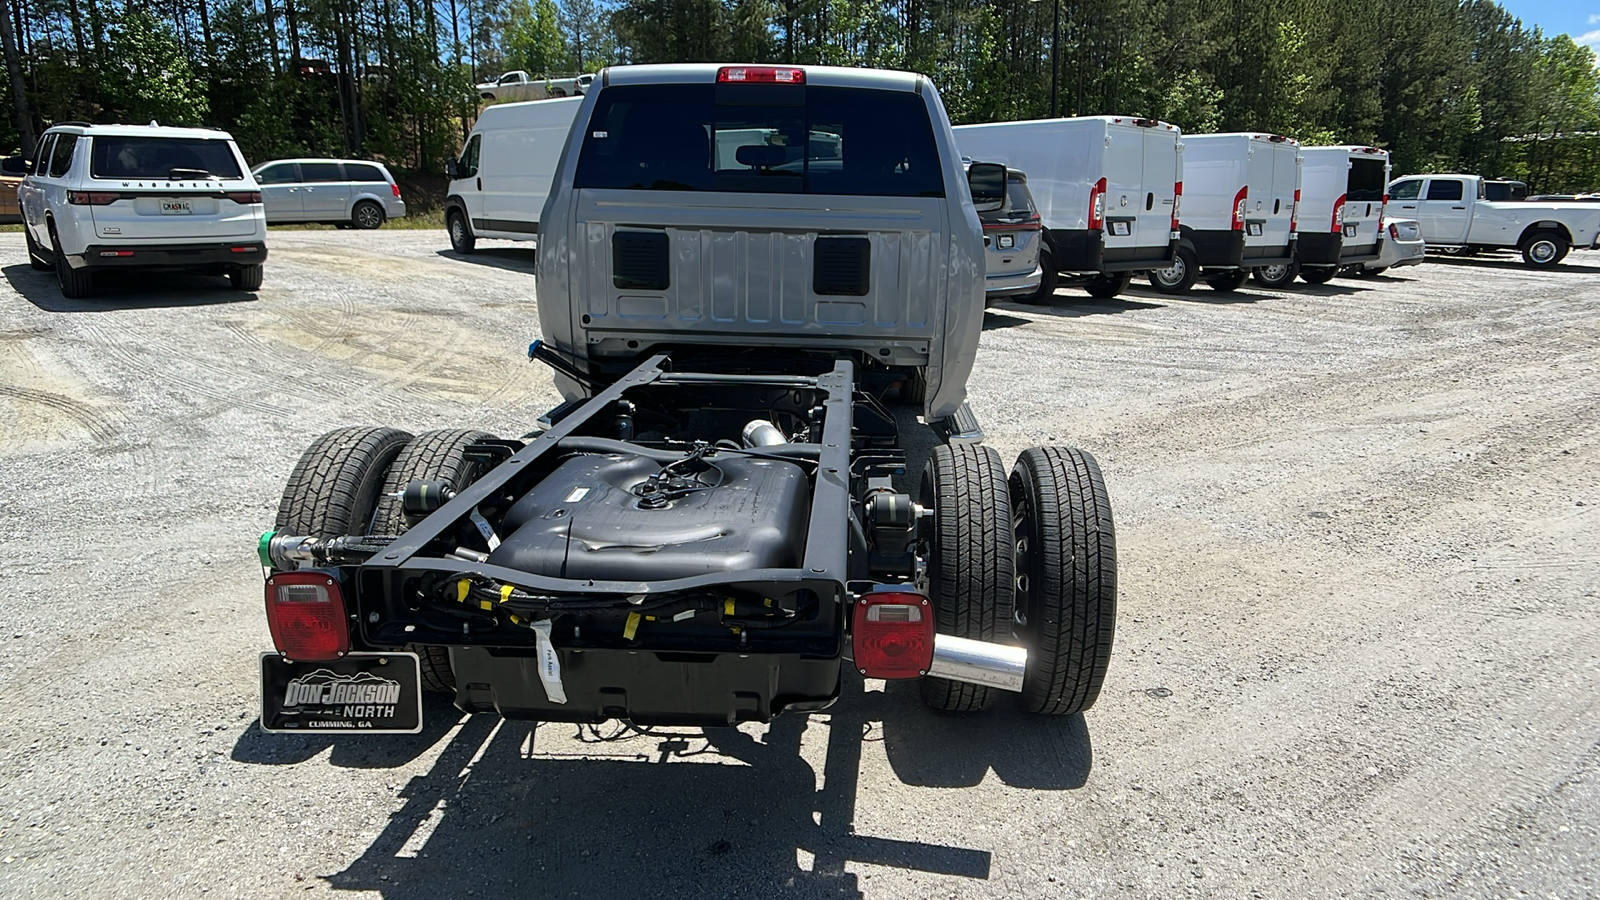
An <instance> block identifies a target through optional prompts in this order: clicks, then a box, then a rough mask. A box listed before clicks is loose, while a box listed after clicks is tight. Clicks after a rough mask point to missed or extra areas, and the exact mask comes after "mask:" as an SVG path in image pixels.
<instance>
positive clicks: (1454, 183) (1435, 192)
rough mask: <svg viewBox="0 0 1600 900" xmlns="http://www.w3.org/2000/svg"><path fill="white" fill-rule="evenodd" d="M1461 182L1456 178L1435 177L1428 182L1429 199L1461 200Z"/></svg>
mask: <svg viewBox="0 0 1600 900" xmlns="http://www.w3.org/2000/svg"><path fill="white" fill-rule="evenodd" d="M1461 196H1462V188H1461V182H1460V181H1458V180H1457V179H1454V178H1435V179H1433V180H1431V181H1429V182H1428V199H1429V200H1460V199H1461Z"/></svg>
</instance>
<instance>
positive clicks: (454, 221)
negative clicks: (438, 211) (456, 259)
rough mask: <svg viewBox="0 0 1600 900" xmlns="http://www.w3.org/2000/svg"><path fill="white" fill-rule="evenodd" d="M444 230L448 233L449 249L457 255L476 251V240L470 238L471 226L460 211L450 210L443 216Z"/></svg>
mask: <svg viewBox="0 0 1600 900" xmlns="http://www.w3.org/2000/svg"><path fill="white" fill-rule="evenodd" d="M444 229H445V231H447V232H449V233H450V249H451V250H454V251H455V252H457V253H462V254H466V253H471V252H472V251H474V250H476V249H478V239H477V238H475V237H473V236H472V226H470V225H468V224H467V217H466V216H464V215H462V214H461V210H459V209H452V210H450V212H448V213H446V214H445V217H444Z"/></svg>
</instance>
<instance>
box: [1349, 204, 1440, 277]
mask: <svg viewBox="0 0 1600 900" xmlns="http://www.w3.org/2000/svg"><path fill="white" fill-rule="evenodd" d="M1424 249H1425V244H1424V243H1423V241H1422V227H1421V226H1420V225H1418V224H1417V220H1416V219H1390V218H1385V219H1384V220H1383V241H1382V242H1381V243H1379V244H1378V258H1377V259H1375V260H1373V261H1372V262H1369V263H1362V264H1361V265H1359V266H1354V267H1353V268H1355V269H1356V272H1355V274H1357V275H1377V274H1380V273H1382V272H1384V271H1386V270H1388V269H1389V268H1391V267H1394V266H1415V265H1419V264H1420V263H1421V262H1422V260H1423V251H1424Z"/></svg>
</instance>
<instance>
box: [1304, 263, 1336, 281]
mask: <svg viewBox="0 0 1600 900" xmlns="http://www.w3.org/2000/svg"><path fill="white" fill-rule="evenodd" d="M1337 274H1339V267H1338V266H1301V267H1300V280H1301V281H1304V282H1305V283H1306V284H1327V283H1328V282H1330V281H1332V280H1333V276H1335V275H1337Z"/></svg>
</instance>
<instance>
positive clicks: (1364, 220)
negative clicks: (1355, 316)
mask: <svg viewBox="0 0 1600 900" xmlns="http://www.w3.org/2000/svg"><path fill="white" fill-rule="evenodd" d="M1300 158H1301V165H1300V203H1299V204H1298V207H1299V208H1298V209H1297V210H1296V211H1295V218H1296V220H1297V224H1298V227H1299V229H1300V239H1299V241H1297V244H1298V245H1299V246H1298V247H1297V253H1298V256H1299V259H1300V277H1301V278H1302V279H1304V280H1305V281H1307V282H1309V283H1311V284H1323V283H1324V282H1326V281H1328V280H1329V279H1331V278H1333V276H1334V274H1335V273H1336V272H1338V271H1339V269H1340V268H1341V267H1343V266H1353V265H1357V264H1358V263H1369V262H1373V261H1374V260H1376V259H1377V258H1378V251H1379V249H1380V248H1379V247H1378V242H1379V241H1380V240H1382V238H1383V204H1384V200H1385V199H1386V198H1385V194H1384V191H1385V190H1386V189H1387V185H1388V184H1389V151H1387V150H1379V149H1378V148H1376V147H1349V146H1341V147H1302V148H1301V149H1300Z"/></svg>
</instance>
